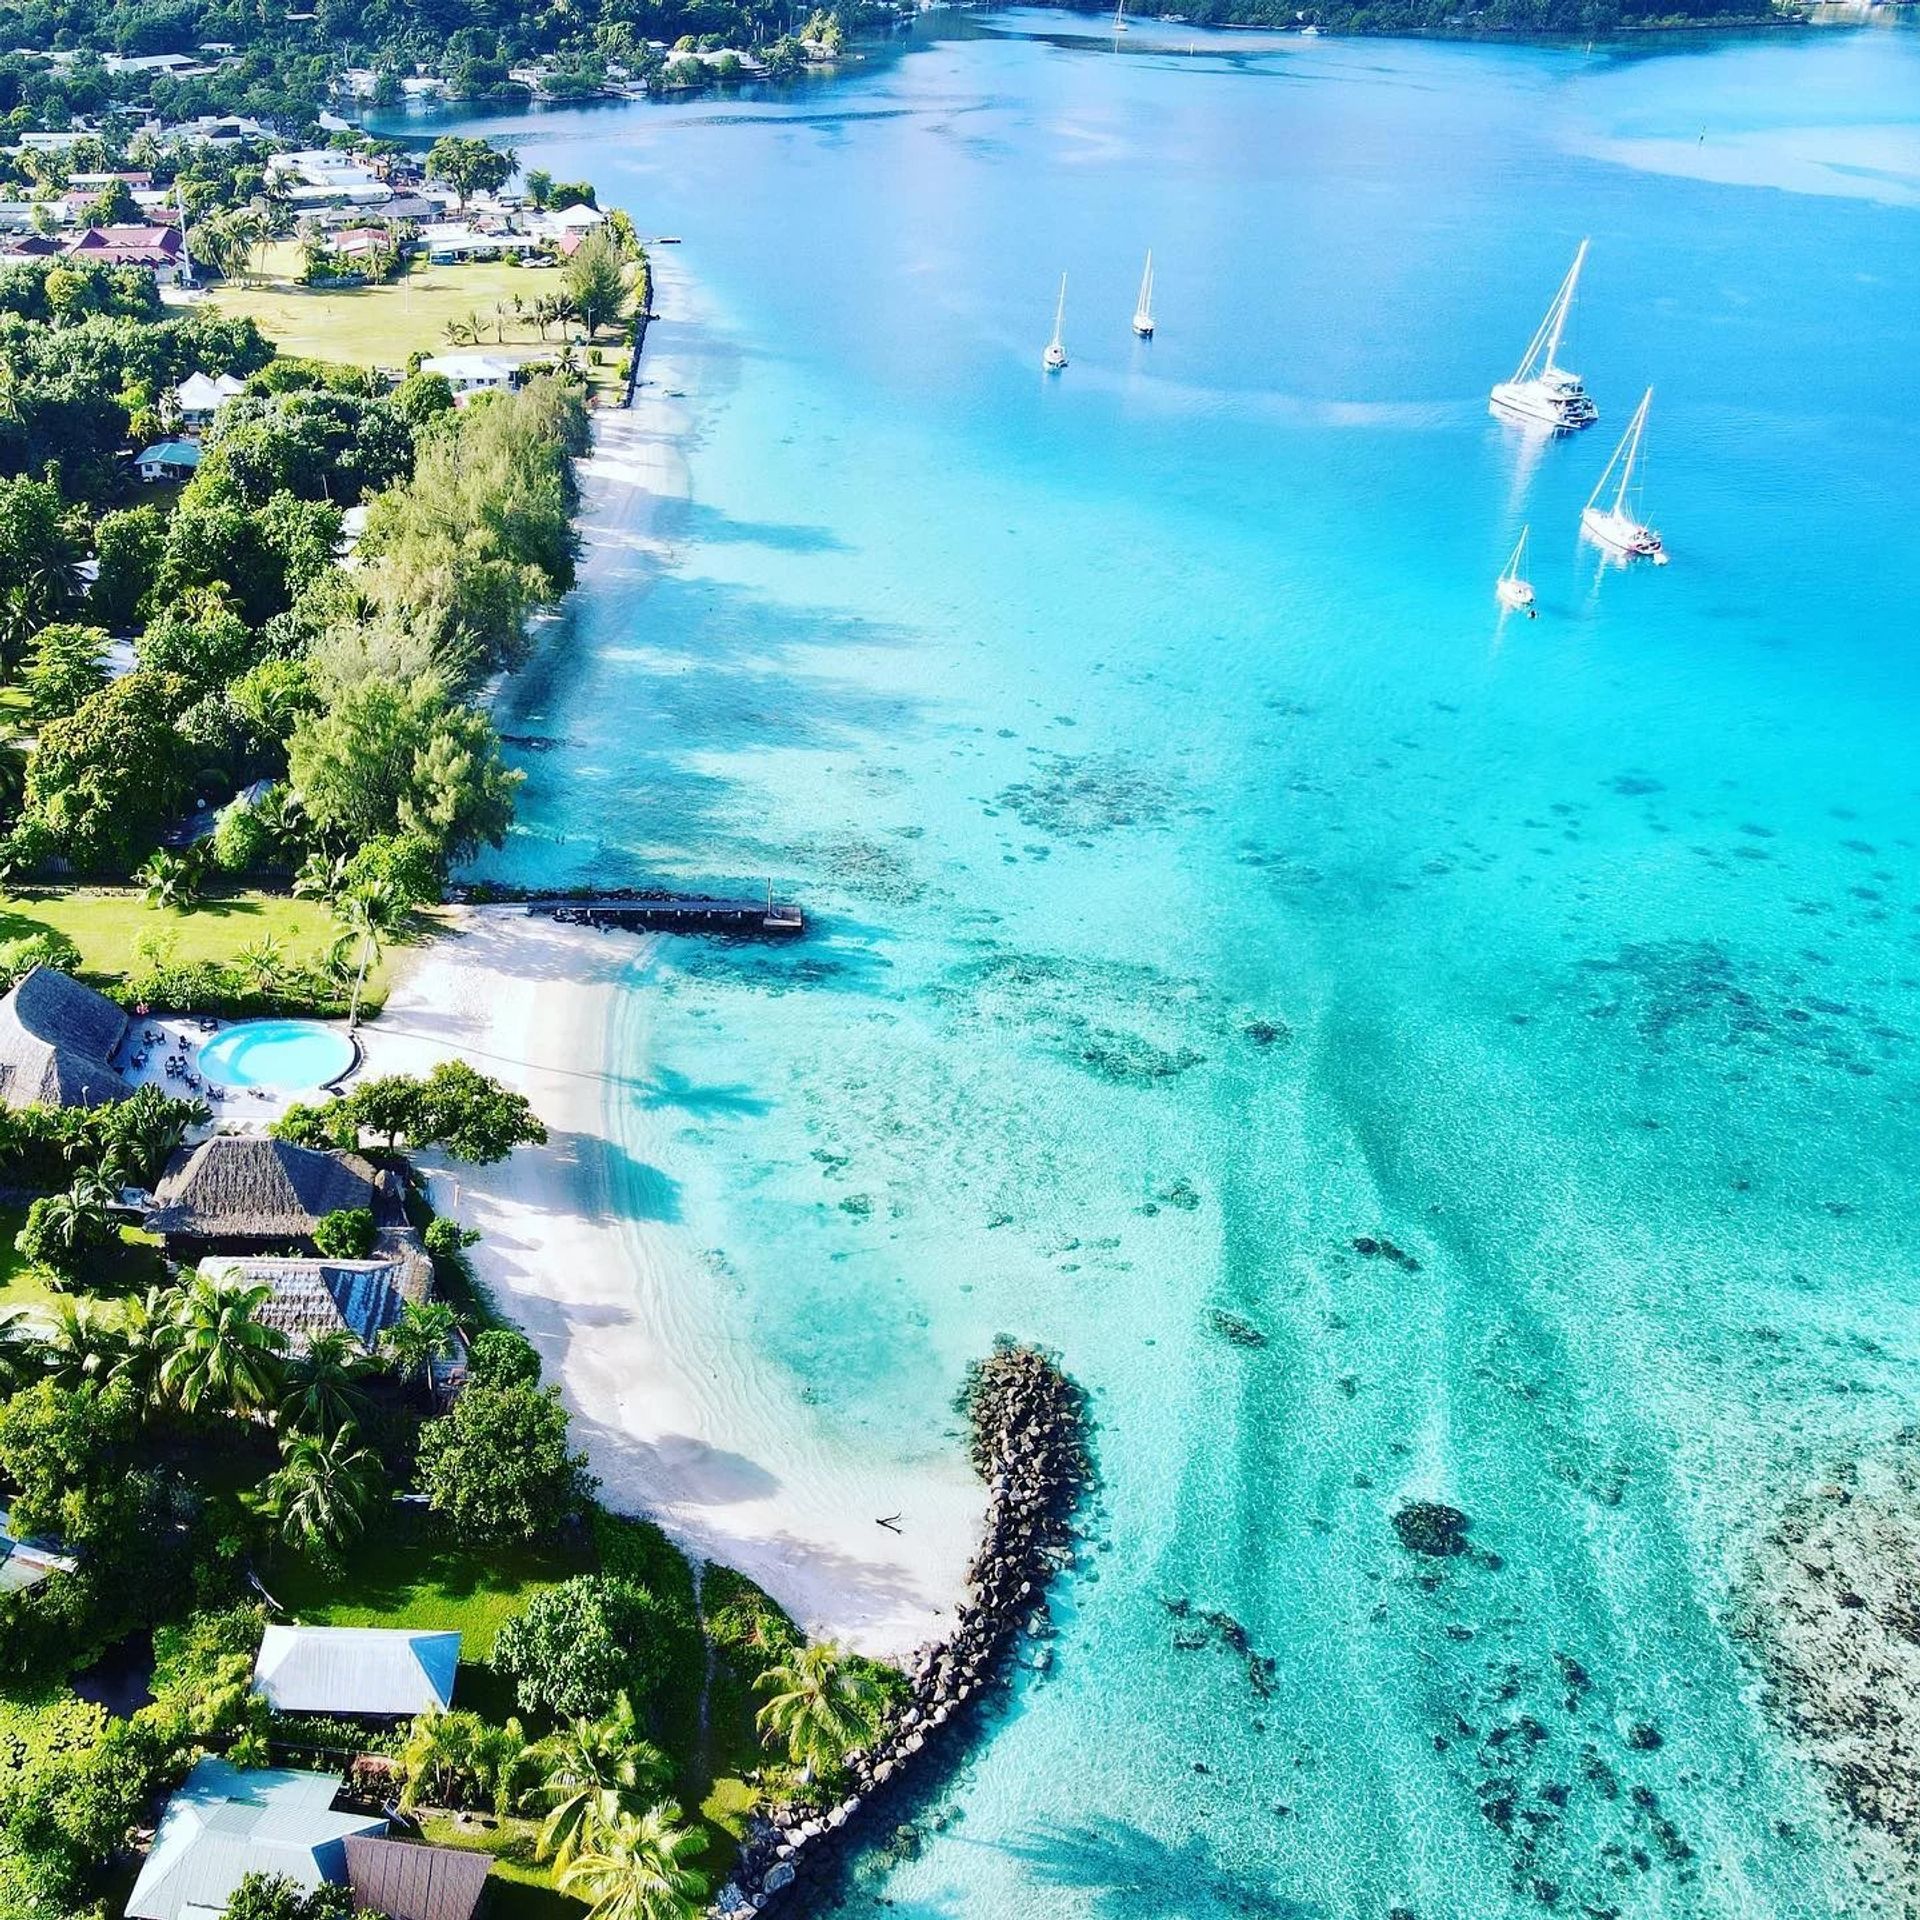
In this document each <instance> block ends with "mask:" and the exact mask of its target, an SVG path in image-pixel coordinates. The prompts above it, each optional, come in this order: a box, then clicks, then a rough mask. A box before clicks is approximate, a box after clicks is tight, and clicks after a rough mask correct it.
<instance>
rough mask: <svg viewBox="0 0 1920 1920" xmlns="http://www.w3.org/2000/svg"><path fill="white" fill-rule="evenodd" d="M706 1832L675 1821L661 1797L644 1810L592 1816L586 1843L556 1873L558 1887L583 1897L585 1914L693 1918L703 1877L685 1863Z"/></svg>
mask: <svg viewBox="0 0 1920 1920" xmlns="http://www.w3.org/2000/svg"><path fill="white" fill-rule="evenodd" d="M705 1843H706V1841H705V1835H704V1834H702V1833H700V1832H698V1831H697V1830H695V1829H693V1828H691V1827H684V1826H682V1825H681V1824H680V1809H679V1808H678V1807H676V1806H675V1805H674V1804H673V1802H672V1801H671V1800H662V1801H660V1802H659V1803H658V1804H657V1805H655V1806H651V1807H649V1808H648V1809H647V1810H646V1812H644V1813H624V1812H623V1813H619V1814H616V1815H615V1816H614V1818H613V1819H612V1820H610V1821H596V1822H595V1823H594V1828H593V1832H592V1835H591V1837H590V1841H589V1844H588V1845H587V1846H585V1847H583V1848H582V1849H581V1851H580V1852H579V1853H577V1854H575V1855H574V1857H573V1859H572V1860H571V1861H570V1862H569V1863H568V1864H567V1866H566V1868H565V1869H564V1870H563V1871H562V1872H561V1873H560V1874H559V1875H558V1876H557V1877H556V1882H555V1884H556V1885H557V1886H558V1887H559V1888H560V1891H561V1892H562V1893H571V1894H573V1895H574V1896H575V1897H576V1898H578V1899H581V1900H584V1901H586V1903H587V1920H692V1916H693V1915H695V1914H697V1913H698V1912H699V1911H700V1906H701V1902H702V1901H703V1900H704V1899H705V1898H706V1892H707V1877H706V1875H705V1874H703V1873H701V1872H699V1871H698V1870H697V1869H695V1868H694V1867H692V1866H690V1865H688V1864H687V1860H688V1856H689V1855H692V1854H695V1853H698V1852H699V1851H700V1849H701V1848H702V1847H703V1846H704V1845H705Z"/></svg>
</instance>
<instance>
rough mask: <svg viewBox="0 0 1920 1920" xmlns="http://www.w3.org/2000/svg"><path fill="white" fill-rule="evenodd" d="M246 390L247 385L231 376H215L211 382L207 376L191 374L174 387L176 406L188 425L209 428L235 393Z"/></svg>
mask: <svg viewBox="0 0 1920 1920" xmlns="http://www.w3.org/2000/svg"><path fill="white" fill-rule="evenodd" d="M246 390H247V383H246V382H245V381H244V380H236V379H235V378H234V376H233V375H232V374H230V373H220V374H215V375H214V377H213V378H212V379H211V380H209V379H208V378H207V376H206V375H205V374H204V373H197V372H196V373H190V374H188V375H187V377H186V378H185V379H184V380H182V381H181V382H180V384H179V385H178V386H177V387H175V388H174V390H173V404H174V405H175V406H176V407H178V408H179V410H180V418H181V419H182V420H183V421H184V422H185V423H186V424H187V425H188V426H190V427H206V426H211V425H212V424H213V417H214V415H215V414H217V413H218V412H219V411H220V409H221V408H222V407H224V406H225V405H226V404H227V402H228V401H229V400H231V399H232V398H233V397H234V395H235V394H238V393H245V392H246Z"/></svg>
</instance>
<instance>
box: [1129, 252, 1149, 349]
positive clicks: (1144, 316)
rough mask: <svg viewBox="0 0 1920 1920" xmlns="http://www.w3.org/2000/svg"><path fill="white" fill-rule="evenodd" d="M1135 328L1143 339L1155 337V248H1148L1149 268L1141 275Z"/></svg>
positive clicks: (1135, 310) (1134, 319) (1135, 313)
mask: <svg viewBox="0 0 1920 1920" xmlns="http://www.w3.org/2000/svg"><path fill="white" fill-rule="evenodd" d="M1133 330H1134V332H1135V333H1137V334H1138V335H1139V336H1140V338H1141V339H1142V340H1151V339H1152V338H1153V249H1152V248H1151V247H1149V248H1148V249H1147V270H1146V272H1145V273H1143V274H1142V275H1141V276H1140V298H1139V300H1138V302H1137V303H1136V304H1135V306H1134V309H1133Z"/></svg>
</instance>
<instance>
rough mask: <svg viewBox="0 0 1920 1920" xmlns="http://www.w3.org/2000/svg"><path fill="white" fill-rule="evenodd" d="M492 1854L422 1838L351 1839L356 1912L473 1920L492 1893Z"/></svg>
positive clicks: (393, 1918) (399, 1918)
mask: <svg viewBox="0 0 1920 1920" xmlns="http://www.w3.org/2000/svg"><path fill="white" fill-rule="evenodd" d="M487 1866H488V1861H487V1856H486V1855H485V1854H484V1853H480V1852H477V1851H473V1850H471V1849H468V1848H464V1847H430V1846H425V1845H423V1844H421V1843H420V1842H419V1841H417V1840H376V1839H374V1838H373V1837H372V1836H371V1835H368V1834H349V1835H348V1837H347V1885H348V1886H349V1887H350V1888H351V1889H352V1890H353V1905H354V1910H355V1911H356V1912H358V1913H378V1914H384V1915H385V1916H386V1920H473V1916H474V1914H475V1912H476V1911H477V1910H478V1908H479V1905H480V1898H481V1895H482V1894H484V1893H485V1892H486V1890H487Z"/></svg>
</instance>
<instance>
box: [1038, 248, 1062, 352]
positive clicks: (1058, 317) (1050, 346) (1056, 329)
mask: <svg viewBox="0 0 1920 1920" xmlns="http://www.w3.org/2000/svg"><path fill="white" fill-rule="evenodd" d="M1066 323H1067V276H1066V275H1065V274H1064V273H1063V274H1062V275H1061V276H1060V302H1059V304H1058V305H1057V306H1056V307H1055V308H1054V310H1053V338H1052V339H1051V340H1049V341H1048V342H1047V350H1046V352H1045V353H1044V354H1043V355H1042V356H1041V360H1040V364H1041V365H1042V366H1043V367H1045V368H1046V370H1047V371H1048V372H1049V373H1058V372H1059V371H1060V370H1061V368H1063V367H1064V366H1065V365H1066V364H1067V349H1066V347H1065V346H1064V344H1062V342H1061V338H1060V330H1061V328H1063V327H1064V326H1065V325H1066Z"/></svg>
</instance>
